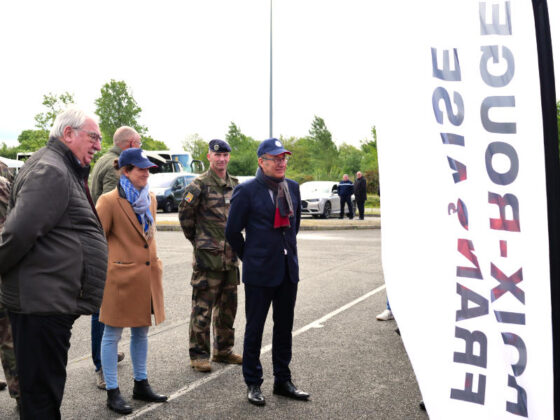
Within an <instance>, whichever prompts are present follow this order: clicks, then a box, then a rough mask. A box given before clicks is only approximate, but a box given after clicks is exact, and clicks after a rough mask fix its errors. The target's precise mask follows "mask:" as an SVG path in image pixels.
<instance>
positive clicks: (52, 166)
mask: <svg viewBox="0 0 560 420" xmlns="http://www.w3.org/2000/svg"><path fill="white" fill-rule="evenodd" d="M99 150H101V134H100V132H99V125H98V124H97V122H96V120H95V119H94V117H92V116H91V117H90V116H88V115H86V114H85V113H84V112H83V111H81V110H78V109H75V108H70V109H68V110H66V111H64V112H62V113H61V114H59V115H58V116H57V117H56V119H55V121H54V124H53V126H52V129H51V132H50V135H49V141H48V143H47V145H46V146H45V147H43V148H42V149H40V150H38V151H36V152H35V153H33V155H31V157H30V158H29V159H28V160H27V162H25V165H24V166H23V167H22V168H21V170H20V172H19V173H18V175H17V177H16V179H15V180H14V184H13V186H12V191H11V193H10V205H9V208H10V211H9V213H8V217H7V218H6V223H5V224H4V231H3V232H2V237H1V243H0V275H1V276H2V284H1V286H0V287H1V293H0V300H1V302H2V304H3V305H4V306H5V307H6V308H8V311H9V317H10V322H11V323H12V333H13V337H14V346H15V347H14V349H15V353H16V365H17V371H18V376H19V382H20V394H21V397H20V398H21V418H22V419H60V405H61V403H62V397H63V395H64V385H65V383H66V364H67V362H68V349H69V348H70V337H71V335H72V325H73V324H74V321H75V320H76V319H77V318H78V317H79V316H80V315H91V314H92V313H95V312H97V311H98V310H99V304H100V303H101V297H102V294H103V287H104V285H105V275H106V272H107V242H106V240H105V235H104V234H103V228H102V227H101V223H100V222H99V219H98V217H97V213H96V212H95V208H94V206H93V201H92V199H91V195H90V193H89V188H88V184H87V178H88V174H89V164H90V162H91V160H92V159H93V156H94V154H95V153H96V152H97V151H99Z"/></svg>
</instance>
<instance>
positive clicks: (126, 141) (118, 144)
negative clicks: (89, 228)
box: [91, 125, 142, 389]
mask: <svg viewBox="0 0 560 420" xmlns="http://www.w3.org/2000/svg"><path fill="white" fill-rule="evenodd" d="M132 147H135V148H139V147H142V141H141V140H140V134H138V133H137V132H136V130H135V129H134V128H132V127H128V126H126V125H123V126H122V127H119V128H118V129H117V131H115V134H114V135H113V147H111V148H110V149H109V150H108V151H107V153H105V154H104V155H103V156H101V157H100V158H99V160H98V161H97V162H96V164H95V166H94V167H93V172H92V174H91V197H92V199H93V204H97V200H98V199H99V197H100V196H101V194H105V193H108V192H110V191H113V190H114V189H115V188H116V187H117V184H118V183H119V175H118V173H117V171H116V170H115V169H114V168H113V162H114V161H115V159H117V160H118V159H119V156H120V155H121V152H122V151H123V150H126V149H130V148H132ZM103 330H104V325H103V324H102V323H101V322H99V313H98V312H96V313H94V314H93V315H92V316H91V358H92V360H93V365H94V366H95V378H96V383H97V388H99V389H105V378H104V377H103V370H102V368H101V339H102V338H103ZM123 359H124V353H122V352H119V353H118V361H119V362H120V361H122V360H123Z"/></svg>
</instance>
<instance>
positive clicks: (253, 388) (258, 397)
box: [247, 385, 266, 405]
mask: <svg viewBox="0 0 560 420" xmlns="http://www.w3.org/2000/svg"><path fill="white" fill-rule="evenodd" d="M247 399H248V400H249V402H250V403H251V404H255V405H265V404H266V401H265V400H264V395H263V394H262V392H261V387H260V386H258V385H249V386H248V387H247Z"/></svg>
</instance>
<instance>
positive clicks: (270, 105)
mask: <svg viewBox="0 0 560 420" xmlns="http://www.w3.org/2000/svg"><path fill="white" fill-rule="evenodd" d="M268 111H269V114H268V138H272V0H270V92H269V104H268Z"/></svg>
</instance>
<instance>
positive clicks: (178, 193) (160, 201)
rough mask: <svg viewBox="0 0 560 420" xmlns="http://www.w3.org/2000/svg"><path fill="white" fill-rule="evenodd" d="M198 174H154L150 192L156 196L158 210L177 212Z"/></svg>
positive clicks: (150, 181) (150, 179)
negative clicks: (189, 186) (187, 189)
mask: <svg viewBox="0 0 560 420" xmlns="http://www.w3.org/2000/svg"><path fill="white" fill-rule="evenodd" d="M196 177H197V175H196V174H188V173H185V172H166V173H159V174H152V175H150V178H149V181H148V182H149V184H150V191H151V192H153V193H154V194H155V195H156V198H157V208H158V209H163V211H164V213H169V212H172V211H175V210H177V209H178V208H179V203H180V202H181V200H182V199H183V195H184V194H185V188H187V185H189V184H190V183H191V182H192V181H193V179H195V178H196Z"/></svg>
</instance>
